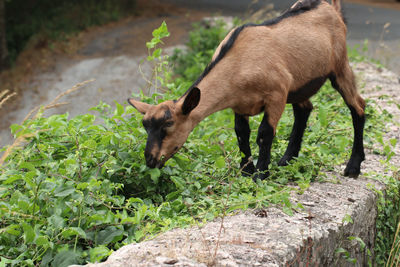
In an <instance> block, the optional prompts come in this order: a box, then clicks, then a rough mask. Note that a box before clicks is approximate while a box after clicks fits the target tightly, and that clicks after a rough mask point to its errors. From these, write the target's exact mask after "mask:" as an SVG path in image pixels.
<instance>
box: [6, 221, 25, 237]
mask: <svg viewBox="0 0 400 267" xmlns="http://www.w3.org/2000/svg"><path fill="white" fill-rule="evenodd" d="M19 229H20V227H19V225H16V224H10V225H9V226H8V227H7V228H6V229H5V231H6V232H7V233H8V234H10V235H14V236H20V235H21V231H20V230H19Z"/></svg>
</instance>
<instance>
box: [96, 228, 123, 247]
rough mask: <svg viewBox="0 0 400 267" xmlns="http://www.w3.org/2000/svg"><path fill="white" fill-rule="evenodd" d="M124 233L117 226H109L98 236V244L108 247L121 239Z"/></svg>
mask: <svg viewBox="0 0 400 267" xmlns="http://www.w3.org/2000/svg"><path fill="white" fill-rule="evenodd" d="M123 233H124V231H123V230H122V229H118V228H117V227H115V226H109V227H107V228H106V229H104V230H101V231H100V232H99V233H98V234H97V244H99V245H108V244H109V243H111V242H113V241H114V240H117V239H121V238H122V235H123Z"/></svg>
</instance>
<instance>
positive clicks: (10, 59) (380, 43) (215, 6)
mask: <svg viewBox="0 0 400 267" xmlns="http://www.w3.org/2000/svg"><path fill="white" fill-rule="evenodd" d="M294 2H295V1H291V0H258V1H257V0H214V1H213V0H159V1H157V0H97V1H96V0H79V1H78V0H57V1H55V0H0V92H5V90H8V91H6V92H7V93H4V95H2V96H1V98H2V99H1V98H0V100H4V99H5V98H6V97H7V95H11V94H13V93H16V95H14V96H12V97H11V98H10V99H7V101H6V102H5V103H3V104H1V109H0V116H1V120H0V147H2V146H4V145H6V144H9V143H10V142H11V140H12V136H11V134H10V130H9V127H10V125H11V124H14V123H21V121H22V120H23V119H24V117H25V116H26V114H28V113H29V111H30V110H32V108H34V107H37V106H39V105H44V104H47V103H49V102H50V101H51V100H52V99H53V98H54V97H55V96H57V95H58V94H60V93H61V92H63V91H65V90H67V89H69V88H71V87H72V86H74V85H75V84H77V83H79V82H82V81H85V80H88V79H95V81H94V82H91V83H90V84H88V85H86V86H84V88H83V89H81V90H79V91H76V92H74V93H72V94H70V95H68V96H66V97H65V101H67V102H69V104H68V105H63V106H60V107H57V108H56V109H53V110H52V111H49V114H51V112H53V113H54V112H56V113H62V112H69V113H70V114H71V116H74V115H77V114H84V113H87V112H88V109H89V108H90V107H92V106H95V105H97V104H98V103H99V101H101V100H102V101H104V102H107V103H109V104H113V103H114V101H117V102H118V103H124V102H125V99H126V98H127V97H129V96H131V94H132V93H134V92H135V93H137V92H139V90H140V89H143V88H144V87H145V86H146V80H145V79H144V78H143V76H145V75H146V73H148V72H150V71H151V67H150V66H149V65H148V64H147V63H146V61H145V58H146V56H147V53H148V52H147V48H146V45H145V44H146V41H149V40H150V39H151V37H152V31H153V29H155V28H157V27H159V26H160V24H161V23H162V21H166V23H167V25H168V29H169V32H170V33H171V35H170V37H168V38H166V39H165V45H164V46H163V47H164V49H165V51H166V52H167V53H171V52H172V51H173V50H174V49H175V48H177V47H178V48H181V49H184V45H185V43H186V42H187V40H188V36H189V32H190V30H191V29H192V24H193V23H195V22H200V21H203V20H204V19H205V18H210V17H214V16H219V17H222V18H223V19H224V20H225V21H227V22H228V23H229V22H231V21H233V18H234V17H237V18H240V19H242V20H253V21H260V20H265V19H269V18H271V17H275V16H277V15H279V14H280V12H282V11H283V10H285V9H287V8H288V7H290V6H291V5H292V4H293V3H294ZM342 2H344V10H345V16H346V18H347V21H348V45H349V46H350V47H355V48H356V49H359V50H360V51H362V53H364V54H365V55H366V56H368V57H371V58H374V59H376V60H378V61H379V62H380V63H381V64H382V65H383V66H385V67H387V68H389V69H390V70H392V71H393V72H395V73H397V74H400V2H399V1H397V0H352V1H342Z"/></svg>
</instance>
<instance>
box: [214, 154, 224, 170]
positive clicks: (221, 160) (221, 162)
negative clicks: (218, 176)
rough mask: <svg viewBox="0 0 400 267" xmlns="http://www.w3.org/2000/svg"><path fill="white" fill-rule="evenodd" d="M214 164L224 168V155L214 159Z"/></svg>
mask: <svg viewBox="0 0 400 267" xmlns="http://www.w3.org/2000/svg"><path fill="white" fill-rule="evenodd" d="M215 166H217V168H220V169H221V168H224V167H225V158H224V157H222V156H221V157H219V158H218V159H217V160H216V161H215Z"/></svg>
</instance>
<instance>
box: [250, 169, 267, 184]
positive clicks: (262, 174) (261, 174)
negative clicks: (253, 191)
mask: <svg viewBox="0 0 400 267" xmlns="http://www.w3.org/2000/svg"><path fill="white" fill-rule="evenodd" d="M268 177H269V171H266V172H257V173H256V174H254V176H253V181H254V182H257V180H258V179H260V180H261V181H262V180H265V179H267V178H268Z"/></svg>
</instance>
